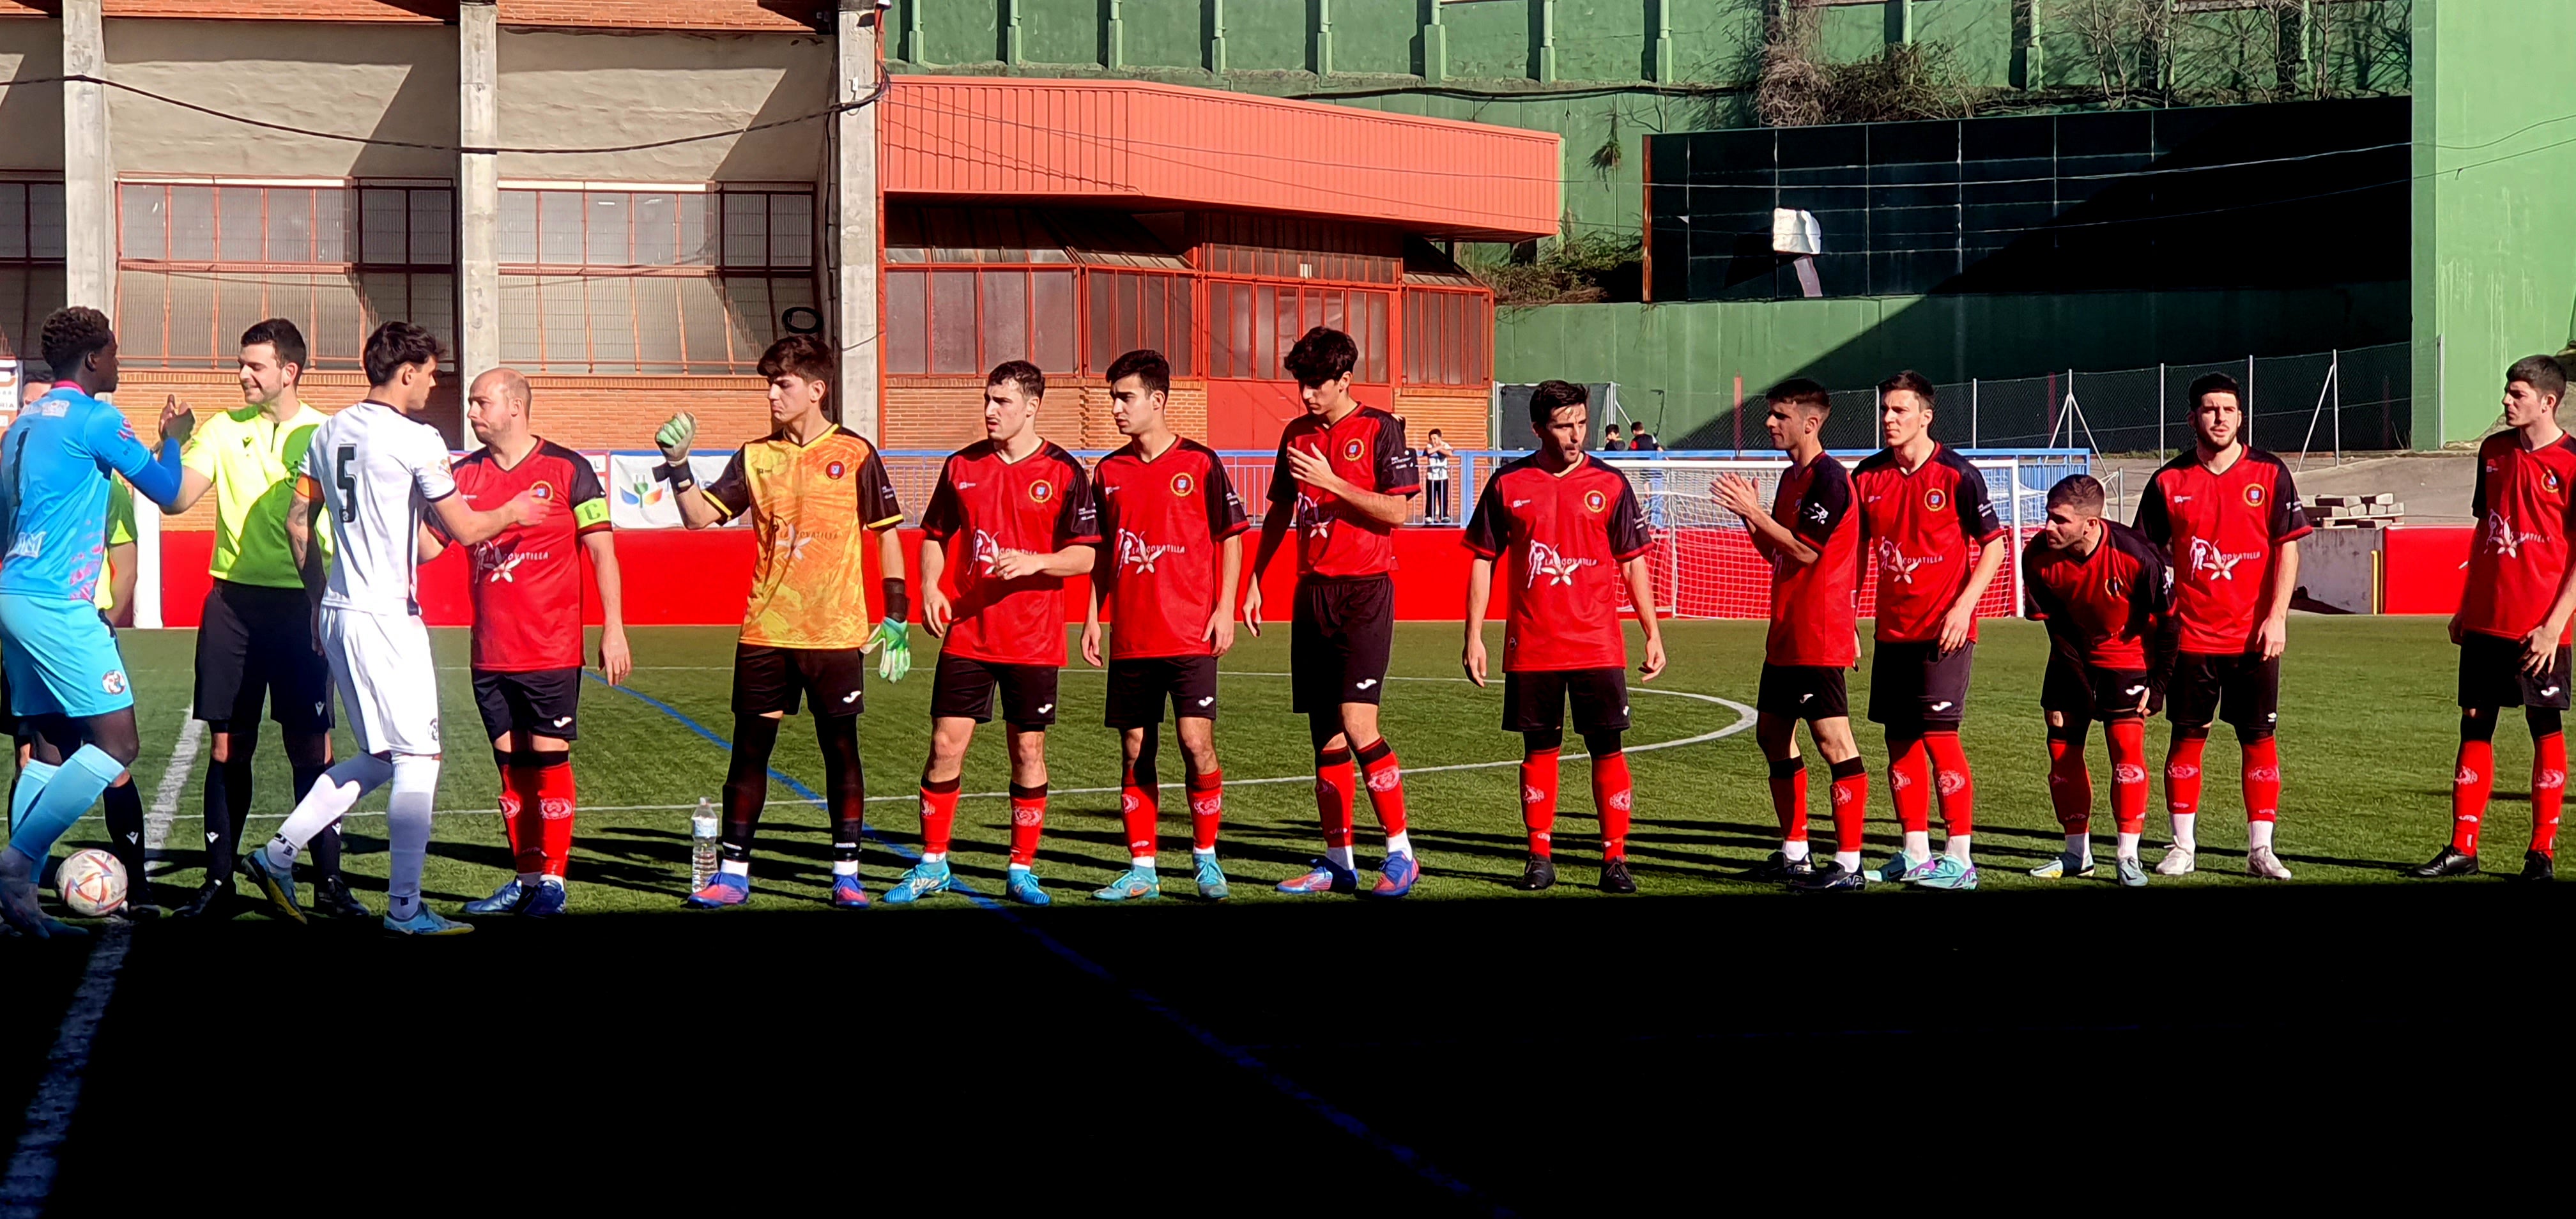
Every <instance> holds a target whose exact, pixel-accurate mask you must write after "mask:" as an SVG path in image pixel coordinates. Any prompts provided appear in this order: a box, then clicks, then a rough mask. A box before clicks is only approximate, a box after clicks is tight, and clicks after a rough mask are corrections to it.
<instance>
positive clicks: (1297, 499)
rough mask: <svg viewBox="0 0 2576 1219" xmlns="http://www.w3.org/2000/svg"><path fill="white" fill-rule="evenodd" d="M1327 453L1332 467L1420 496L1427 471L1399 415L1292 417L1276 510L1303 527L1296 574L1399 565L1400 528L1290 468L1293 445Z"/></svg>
mask: <svg viewBox="0 0 2576 1219" xmlns="http://www.w3.org/2000/svg"><path fill="white" fill-rule="evenodd" d="M1292 446H1293V447H1297V448H1303V449H1306V450H1309V451H1311V452H1316V453H1321V454H1323V455H1324V456H1325V457H1327V458H1328V459H1330V460H1331V461H1332V463H1333V473H1335V474H1338V475H1341V476H1342V477H1343V478H1345V479H1348V480H1350V482H1351V484H1352V485H1353V486H1357V487H1363V488H1366V489H1368V490H1371V491H1375V492H1378V493H1379V494H1382V495H1417V494H1420V493H1421V491H1422V477H1421V475H1420V474H1419V473H1418V472H1417V471H1416V469H1415V467H1414V459H1413V450H1411V449H1408V448H1406V447H1405V445H1404V425H1403V424H1400V423H1397V422H1396V421H1395V416H1393V415H1390V414H1387V413H1386V412H1385V411H1382V410H1379V409H1377V408H1376V407H1373V406H1363V407H1360V408H1358V409H1356V410H1353V411H1352V412H1351V413H1349V414H1347V415H1344V416H1342V421H1341V422H1339V423H1326V422H1324V417H1323V416H1321V415H1316V414H1305V415H1300V416H1298V417H1297V418H1295V419H1292V420H1290V421H1289V422H1288V426H1287V428H1286V429H1285V430H1284V431H1283V432H1282V433H1281V434H1280V437H1279V463H1278V465H1276V466H1275V467H1273V468H1272V470H1271V473H1270V508H1271V510H1272V511H1274V512H1285V513H1289V514H1290V516H1289V520H1290V523H1291V524H1292V526H1293V527H1294V528H1295V529H1296V530H1297V574H1298V575H1300V576H1327V577H1333V576H1374V575H1381V574H1383V573H1386V572H1390V571H1394V570H1395V536H1394V535H1395V526H1393V525H1389V524H1387V523H1385V522H1383V521H1380V520H1377V519H1376V518H1374V517H1370V516H1368V515H1367V514H1365V513H1361V512H1358V511H1355V510H1353V509H1352V508H1351V507H1350V506H1349V505H1347V504H1344V503H1342V502H1341V501H1340V500H1339V499H1337V498H1335V497H1334V496H1331V495H1328V494H1326V493H1324V492H1322V491H1318V490H1316V489H1315V488H1313V487H1309V486H1307V485H1306V484H1304V483H1301V482H1298V481H1297V477H1296V475H1294V474H1291V473H1290V472H1289V467H1288V450H1289V448H1290V447H1292Z"/></svg>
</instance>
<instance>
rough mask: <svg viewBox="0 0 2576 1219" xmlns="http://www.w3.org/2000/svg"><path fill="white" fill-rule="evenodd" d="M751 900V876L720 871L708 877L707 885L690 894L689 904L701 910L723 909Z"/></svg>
mask: <svg viewBox="0 0 2576 1219" xmlns="http://www.w3.org/2000/svg"><path fill="white" fill-rule="evenodd" d="M750 900H751V878H750V877H748V876H742V875H738V874H736V873H732V872H718V873H716V874H715V875H714V876H712V877H710V878H708V880H707V887H706V888H703V889H700V890H698V891H697V892H695V893H692V894H690V895H689V896H688V899H687V904H688V905H689V906H691V907H693V908H695V909H699V910H721V909H723V908H725V907H727V906H739V905H742V904H743V903H745V902H748V901H750Z"/></svg>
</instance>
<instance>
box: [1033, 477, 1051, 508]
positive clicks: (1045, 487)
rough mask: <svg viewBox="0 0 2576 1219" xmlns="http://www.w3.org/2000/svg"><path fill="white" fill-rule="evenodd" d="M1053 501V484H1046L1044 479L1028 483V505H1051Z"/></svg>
mask: <svg viewBox="0 0 2576 1219" xmlns="http://www.w3.org/2000/svg"><path fill="white" fill-rule="evenodd" d="M1054 500H1055V484H1054V483H1051V482H1048V481H1047V480H1045V479H1043V478H1041V479H1039V480H1037V481H1036V482H1033V483H1030V484H1029V502H1030V503H1032V504H1044V503H1052V502H1054Z"/></svg>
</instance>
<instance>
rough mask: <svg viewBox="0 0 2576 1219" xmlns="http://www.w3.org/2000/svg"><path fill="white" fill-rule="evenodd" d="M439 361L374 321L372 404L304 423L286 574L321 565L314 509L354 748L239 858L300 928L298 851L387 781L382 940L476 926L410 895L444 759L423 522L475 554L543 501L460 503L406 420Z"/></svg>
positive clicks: (336, 666) (413, 339)
mask: <svg viewBox="0 0 2576 1219" xmlns="http://www.w3.org/2000/svg"><path fill="white" fill-rule="evenodd" d="M444 354H445V353H444V352H443V351H442V350H441V349H440V346H439V342H438V339H437V338H436V337H434V336H432V335H431V334H430V333H429V332H428V331H427V330H424V329H422V328H420V327H418V326H415V325H413V324H411V323H410V322H387V323H385V324H384V325H382V326H378V327H376V332H375V333H374V334H372V335H369V336H367V346H366V349H365V353H364V355H363V356H362V359H363V361H364V362H365V364H366V368H367V382H368V389H367V399H366V401H364V402H360V403H358V404H357V405H356V406H352V407H350V408H348V409H347V410H344V411H341V412H340V413H339V414H336V415H333V416H331V417H330V418H329V419H327V420H324V421H323V423H322V425H321V426H320V427H318V428H315V429H314V432H313V436H312V443H311V444H310V445H308V446H307V447H306V449H305V453H304V468H303V470H302V472H301V473H300V474H299V476H298V477H297V478H296V480H295V489H294V491H293V494H292V502H291V503H290V504H289V505H288V510H287V514H286V536H287V541H288V542H289V544H290V546H291V548H292V549H293V551H294V558H295V566H296V568H297V569H298V570H301V571H304V572H307V573H313V572H315V571H317V570H318V569H319V568H320V566H321V565H320V564H315V563H308V562H307V560H308V558H309V557H311V556H312V554H313V514H314V510H315V507H316V506H317V505H318V506H319V507H320V509H321V510H322V511H323V512H324V513H325V514H327V515H328V516H329V518H330V522H331V536H332V541H333V546H332V551H331V555H332V557H331V563H330V565H329V566H330V572H329V575H328V576H327V577H326V579H327V581H328V583H327V586H326V587H325V589H324V591H323V593H322V604H321V610H320V613H319V619H320V621H319V624H318V625H319V627H320V634H321V637H322V647H323V653H324V656H325V658H326V659H327V660H328V661H329V662H330V665H331V680H332V683H333V684H334V685H336V686H338V687H339V689H340V706H341V709H342V710H344V711H346V712H347V713H348V716H349V728H350V730H351V733H352V734H353V735H355V736H356V737H357V738H358V750H359V752H358V754H357V755H356V756H355V757H351V758H349V759H347V760H345V761H342V762H340V763H339V764H337V765H335V766H333V767H331V769H329V770H328V771H325V772H323V775H322V779H321V781H320V782H317V783H315V784H314V785H313V790H312V791H310V792H307V793H305V796H304V799H303V800H301V801H299V802H297V804H296V806H295V811H294V812H292V813H289V814H287V818H286V824H284V825H282V826H280V827H278V831H277V836H276V837H273V838H271V839H269V840H268V843H267V845H265V846H262V847H260V848H259V849H257V850H254V851H250V852H248V853H246V854H244V855H243V856H242V863H243V864H244V866H245V869H246V870H247V871H248V872H249V873H250V876H251V879H252V880H254V881H256V882H258V884H259V887H260V889H261V890H262V891H263V892H265V893H267V894H268V900H269V901H270V902H271V903H272V904H274V905H275V906H276V907H277V909H278V910H279V911H280V912H281V913H283V914H285V915H286V916H287V917H288V918H291V919H294V920H295V921H297V922H303V921H304V911H303V910H302V908H301V907H299V906H298V905H297V903H296V901H295V857H296V855H297V854H299V853H301V852H302V851H303V849H304V847H305V845H306V844H307V843H310V842H312V841H313V840H314V839H315V838H317V837H319V836H320V835H321V833H322V831H323V830H325V829H328V828H329V827H331V826H332V825H334V824H336V823H338V821H339V820H340V818H342V817H344V816H346V815H347V814H348V812H349V809H350V808H351V807H352V806H354V805H355V804H357V802H358V801H359V799H360V798H362V797H364V796H365V795H366V794H367V793H368V792H371V791H374V790H375V789H377V788H379V787H382V786H384V785H385V783H386V782H387V781H388V780H390V781H391V782H392V783H393V796H392V799H391V802H390V804H389V806H388V807H387V810H386V812H385V839H386V842H387V847H388V851H389V853H390V855H391V857H392V876H391V877H390V879H389V880H388V881H387V883H386V886H385V891H386V894H387V896H388V897H389V898H390V899H391V900H390V902H389V904H388V906H387V909H386V911H385V917H384V927H385V930H387V931H391V932H395V933H397V934H401V935H457V934H462V933H464V932H468V931H472V930H473V929H474V928H473V926H472V925H471V924H467V923H455V922H450V921H448V920H447V919H445V918H442V917H440V916H439V914H438V912H437V911H434V910H431V909H430V908H429V907H428V906H426V905H423V904H422V903H421V900H420V873H421V865H422V863H423V862H424V861H425V860H426V858H427V856H428V854H429V809H430V802H431V798H432V797H433V796H435V795H436V794H437V792H438V762H439V737H438V670H437V668H436V666H435V664H434V663H433V662H432V660H431V658H430V651H429V630H428V628H427V627H424V626H422V625H421V621H420V600H419V598H418V596H417V595H416V587H417V586H416V584H415V580H416V578H417V576H418V572H417V570H416V569H417V567H418V566H419V555H420V535H421V518H422V516H423V515H424V514H430V515H434V516H435V517H436V519H437V521H438V524H439V528H440V529H442V530H444V531H445V532H446V534H447V536H448V537H450V538H453V539H455V541H456V542H457V543H458V544H460V545H466V546H471V545H473V544H474V543H476V542H480V541H483V540H485V539H487V538H490V537H493V536H494V535H496V534H499V533H500V532H501V531H502V530H504V529H507V528H509V527H511V526H513V525H534V524H539V523H541V522H543V521H544V520H545V518H546V514H547V511H548V509H549V508H550V507H551V505H550V504H549V503H548V502H547V501H546V500H544V499H541V498H539V497H537V496H536V495H535V494H534V493H533V492H532V491H531V492H521V493H520V494H518V495H516V496H514V497H512V498H511V499H510V500H509V501H508V502H507V503H502V504H496V505H494V506H493V507H491V508H490V509H488V510H483V511H477V510H475V509H473V508H470V507H468V506H466V504H465V503H464V502H463V501H462V500H460V499H458V498H457V495H456V480H455V479H454V478H452V477H450V476H449V474H448V465H447V441H446V440H445V439H443V438H442V437H440V436H439V434H438V429H436V428H433V427H431V426H430V425H428V424H426V423H423V422H421V421H420V420H419V419H418V418H417V417H416V416H418V415H419V413H420V411H421V409H422V408H424V407H426V406H428V405H429V393H430V390H431V388H432V387H433V386H435V385H436V384H437V382H438V361H439V359H440V357H441V356H442V355H444Z"/></svg>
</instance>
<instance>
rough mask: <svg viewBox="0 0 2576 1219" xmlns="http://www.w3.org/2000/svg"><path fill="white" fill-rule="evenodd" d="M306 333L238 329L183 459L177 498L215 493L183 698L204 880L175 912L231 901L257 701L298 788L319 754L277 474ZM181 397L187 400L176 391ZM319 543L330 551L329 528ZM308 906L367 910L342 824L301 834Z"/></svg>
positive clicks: (321, 721) (324, 720) (312, 656)
mask: <svg viewBox="0 0 2576 1219" xmlns="http://www.w3.org/2000/svg"><path fill="white" fill-rule="evenodd" d="M305 361H306V352H305V346H304V334H303V332H302V331H300V330H298V329H296V326H295V323H293V322H291V321H288V320H286V319H285V318H270V319H268V320H266V321H263V322H260V323H259V324H257V325H255V326H252V327H251V328H250V329H248V330H245V331H243V332H242V336H241V365H240V371H241V388H242V405H241V406H240V407H238V408H236V409H234V410H230V411H225V412H221V413H218V414H213V415H209V416H207V417H206V418H205V420H204V421H203V422H202V423H200V424H199V425H198V426H197V429H196V432H195V435H194V436H193V437H191V438H190V440H189V442H188V447H187V449H186V451H185V452H183V453H181V454H180V457H181V460H183V461H184V462H186V463H187V469H186V472H185V473H183V474H182V475H181V484H180V488H179V503H180V507H181V508H182V509H185V508H187V507H190V506H192V505H194V504H195V503H196V502H197V501H198V500H199V499H202V498H203V497H204V496H205V495H206V493H207V492H208V491H212V492H213V493H214V496H215V546H214V552H213V555H212V557H210V558H209V559H208V561H207V566H206V569H207V572H208V574H210V575H212V576H213V577H214V583H213V585H212V586H211V587H209V588H208V589H207V590H206V605H205V612H204V614H203V616H202V619H201V625H199V626H198V628H197V685H196V694H195V701H194V702H193V704H192V705H193V706H194V708H195V711H196V715H197V718H199V719H201V720H204V721H205V722H206V732H207V737H208V744H209V746H210V748H211V751H212V757H211V759H210V760H209V761H208V762H207V763H206V793H205V813H206V876H205V883H204V884H203V885H201V886H200V887H199V888H198V890H197V895H196V896H195V897H194V898H192V899H191V900H190V901H189V902H188V904H187V905H185V906H182V907H180V909H179V917H181V918H197V917H203V916H206V915H209V914H212V915H215V916H218V917H220V916H221V915H223V914H226V913H229V912H230V911H231V909H232V899H233V872H234V870H235V868H236V860H237V859H238V857H239V853H240V849H241V831H242V826H243V824H244V823H245V822H246V821H247V820H248V818H249V816H250V809H251V785H252V775H253V773H254V768H253V766H252V764H251V762H252V757H253V755H254V754H255V752H256V751H257V749H258V747H259V716H260V705H261V703H262V702H263V701H265V702H266V703H267V705H268V713H269V716H270V718H272V719H274V720H275V721H277V727H278V732H279V735H280V736H281V737H282V739H283V741H284V743H285V746H286V759H287V765H288V766H289V767H291V768H292V771H293V774H294V783H295V798H296V799H297V800H299V801H300V800H302V799H303V798H304V797H305V795H306V794H307V793H309V792H311V791H312V790H313V782H314V780H315V779H317V778H319V777H321V774H322V771H323V768H324V767H327V766H329V765H330V764H331V670H330V666H329V664H328V663H326V662H325V661H324V660H323V659H322V654H321V652H319V651H318V650H316V649H315V648H314V646H313V606H312V603H311V601H310V600H309V599H308V598H307V596H306V594H305V591H304V590H305V578H304V573H303V572H300V571H298V570H296V567H295V557H294V555H293V554H291V553H289V550H288V547H287V542H286V508H287V502H288V501H289V500H290V499H291V498H292V497H293V492H292V491H291V490H290V489H289V487H288V486H287V484H288V483H289V482H290V481H291V480H292V479H293V478H294V476H295V474H296V472H297V471H298V470H301V469H302V468H303V466H304V453H305V449H306V446H308V445H309V444H311V443H312V440H313V429H314V428H316V427H319V426H321V423H322V419H323V415H322V412H320V411H317V410H315V409H313V408H312V407H310V406H307V405H305V404H304V402H303V399H302V398H301V397H300V396H299V392H298V391H299V389H300V387H301V384H302V382H303V379H304V370H305ZM178 405H179V407H180V409H183V410H185V409H189V407H188V404H187V403H185V402H180V403H179V404H178ZM322 553H323V555H324V556H325V557H327V556H328V555H329V553H330V546H329V542H328V541H327V540H326V541H325V542H324V545H323V552H322ZM313 863H314V867H315V868H316V870H317V875H316V876H315V879H314V884H313V907H312V909H313V911H314V912H315V913H317V914H329V915H335V916H341V917H348V918H365V917H367V908H366V907H365V906H363V905H360V904H359V902H358V899H357V897H356V896H354V895H353V894H351V893H350V892H349V886H348V883H347V882H346V881H345V880H343V879H342V878H341V875H340V830H339V827H337V826H334V827H332V828H331V829H329V830H326V831H324V832H323V834H322V836H321V837H319V838H316V839H314V841H313Z"/></svg>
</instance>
